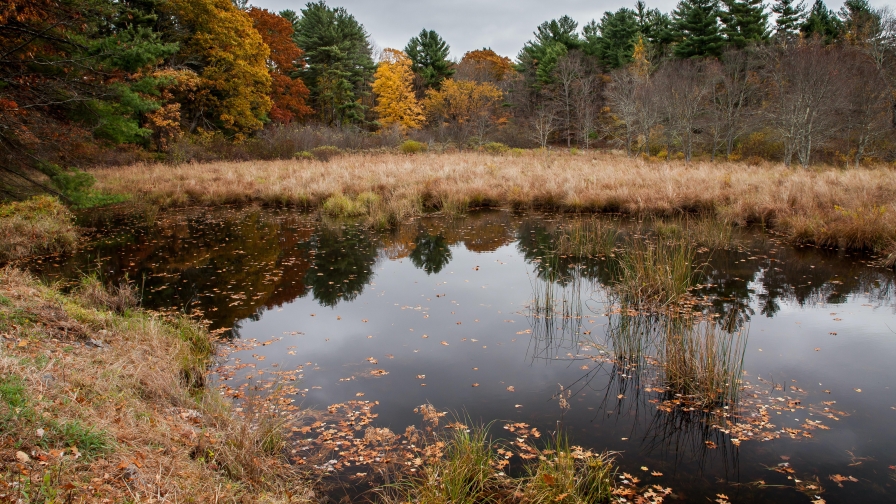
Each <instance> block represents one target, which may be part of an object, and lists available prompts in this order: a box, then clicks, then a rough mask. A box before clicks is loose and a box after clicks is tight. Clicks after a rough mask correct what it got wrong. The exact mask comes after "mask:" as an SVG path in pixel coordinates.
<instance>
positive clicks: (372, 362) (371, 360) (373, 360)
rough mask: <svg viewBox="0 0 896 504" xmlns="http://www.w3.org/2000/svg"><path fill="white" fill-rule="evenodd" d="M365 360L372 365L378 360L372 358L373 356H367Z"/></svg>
mask: <svg viewBox="0 0 896 504" xmlns="http://www.w3.org/2000/svg"><path fill="white" fill-rule="evenodd" d="M367 362H369V363H371V364H373V365H376V364H378V363H379V361H377V360H376V359H374V358H373V357H368V358H367Z"/></svg>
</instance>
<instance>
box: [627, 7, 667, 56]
mask: <svg viewBox="0 0 896 504" xmlns="http://www.w3.org/2000/svg"><path fill="white" fill-rule="evenodd" d="M635 17H636V18H637V20H638V31H639V32H640V34H641V37H642V38H643V40H644V41H645V42H646V44H647V45H649V46H650V48H651V52H653V53H657V54H660V55H666V54H668V52H669V51H668V48H669V46H670V45H671V44H672V42H674V41H675V33H674V30H673V28H672V18H670V17H669V15H668V14H666V13H664V12H661V11H660V10H659V9H648V8H647V4H645V3H644V2H643V1H642V0H638V2H636V3H635Z"/></svg>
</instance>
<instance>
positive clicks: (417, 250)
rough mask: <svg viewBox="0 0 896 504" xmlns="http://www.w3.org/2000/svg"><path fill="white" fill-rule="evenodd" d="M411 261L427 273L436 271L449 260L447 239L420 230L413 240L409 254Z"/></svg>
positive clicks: (449, 250) (442, 267)
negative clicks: (412, 246)
mask: <svg viewBox="0 0 896 504" xmlns="http://www.w3.org/2000/svg"><path fill="white" fill-rule="evenodd" d="M409 257H410V259H411V262H412V263H413V264H414V266H416V267H417V268H420V269H422V270H423V271H425V272H426V274H427V275H432V274H434V273H438V272H440V271H442V269H444V268H445V266H447V265H448V263H449V262H450V261H451V249H450V248H448V240H446V239H445V238H444V237H443V236H442V235H431V234H429V233H426V232H425V231H424V232H421V233H420V234H419V235H417V238H416V239H415V240H414V250H412V251H411V253H410V255H409Z"/></svg>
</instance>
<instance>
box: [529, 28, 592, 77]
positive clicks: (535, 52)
mask: <svg viewBox="0 0 896 504" xmlns="http://www.w3.org/2000/svg"><path fill="white" fill-rule="evenodd" d="M578 26H579V24H578V23H577V22H575V20H573V19H572V18H571V17H569V16H563V17H561V18H560V19H552V20H550V21H545V22H544V23H542V24H541V25H539V26H538V29H537V30H536V31H535V32H534V35H535V40H530V41H528V42H526V44H525V45H524V46H523V48H522V50H520V53H519V55H518V56H517V62H518V64H517V70H519V71H520V72H523V73H525V74H528V75H529V77H530V78H531V77H534V78H535V83H534V84H535V86H536V87H539V86H541V85H543V84H548V83H550V82H551V74H552V73H553V70H554V66H555V65H556V64H557V60H559V59H560V58H562V57H563V56H564V55H566V53H567V52H569V51H571V50H574V49H581V48H582V45H583V44H584V41H583V40H582V38H581V37H579V34H578V31H577V29H578Z"/></svg>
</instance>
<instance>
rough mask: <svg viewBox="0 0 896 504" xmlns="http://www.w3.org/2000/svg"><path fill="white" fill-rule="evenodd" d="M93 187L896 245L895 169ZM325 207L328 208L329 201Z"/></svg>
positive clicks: (265, 179)
mask: <svg viewBox="0 0 896 504" xmlns="http://www.w3.org/2000/svg"><path fill="white" fill-rule="evenodd" d="M94 173H95V175H96V177H97V180H98V187H97V188H98V189H99V190H101V191H103V192H106V193H121V194H130V195H133V196H134V198H135V199H136V200H137V201H142V202H146V203H150V204H153V205H160V206H178V205H187V204H206V205H212V204H223V203H240V202H248V201H254V202H261V203H264V204H290V205H298V206H302V207H308V208H319V207H326V208H327V209H328V211H330V212H332V213H335V214H338V213H340V212H344V213H347V214H354V215H358V214H367V215H369V216H370V217H371V219H372V221H374V222H379V223H388V222H390V221H392V222H394V221H396V220H400V219H402V218H405V217H407V216H409V215H413V214H416V213H419V212H422V211H424V210H427V209H439V210H443V211H446V212H463V211H465V210H466V209H468V208H471V207H481V206H494V207H514V208H530V207H532V208H543V209H557V210H563V211H582V212H623V213H630V214H640V215H675V214H680V213H685V212H700V213H704V214H708V215H712V216H714V217H716V218H717V219H720V220H723V221H726V222H730V223H736V224H745V223H752V222H763V223H766V224H768V225H769V226H771V227H772V228H774V229H775V230H777V231H779V232H781V233H783V234H785V235H787V236H789V237H790V238H792V239H793V240H795V241H799V242H805V243H813V244H818V245H824V246H839V247H844V248H870V249H874V250H878V251H881V250H885V249H886V248H887V247H889V246H891V244H892V242H893V241H894V239H896V171H894V170H892V169H889V168H885V167H881V168H878V169H867V168H862V169H855V170H847V171H844V170H839V169H834V168H818V169H813V170H801V169H787V168H784V167H782V166H779V165H773V164H761V165H758V166H753V165H746V164H742V163H709V162H692V163H691V164H690V165H686V164H685V163H684V162H683V161H671V162H658V161H649V160H643V159H628V158H626V157H624V156H620V155H615V154H609V153H585V154H571V153H564V152H550V153H544V152H538V151H529V152H525V153H522V154H519V153H516V154H503V155H502V154H494V155H492V154H483V153H472V152H462V153H449V154H421V155H411V156H409V155H401V154H389V153H358V154H349V155H341V156H337V157H334V158H332V159H330V160H328V161H321V160H295V161H262V162H230V163H228V162H220V163H209V164H184V165H179V166H170V165H164V164H150V165H135V166H128V167H119V168H108V169H101V170H98V171H96V172H94ZM328 201H329V204H328Z"/></svg>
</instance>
